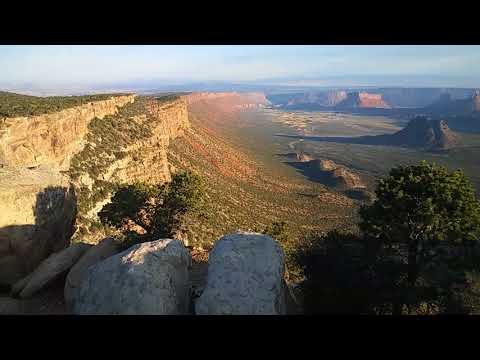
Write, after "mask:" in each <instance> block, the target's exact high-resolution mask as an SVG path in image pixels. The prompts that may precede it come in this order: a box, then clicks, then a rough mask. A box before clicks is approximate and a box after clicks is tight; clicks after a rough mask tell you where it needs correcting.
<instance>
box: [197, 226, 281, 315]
mask: <svg viewBox="0 0 480 360" xmlns="http://www.w3.org/2000/svg"><path fill="white" fill-rule="evenodd" d="M284 272H285V260H284V254H283V250H282V248H281V247H280V246H279V245H278V244H277V242H276V241H275V240H273V239H272V238H271V237H270V236H267V235H263V234H257V233H246V232H237V233H234V234H229V235H226V236H224V237H222V238H221V239H219V240H218V241H217V242H216V243H215V246H214V248H213V250H212V252H211V253H210V257H209V261H208V275H207V284H206V287H205V290H204V291H203V293H202V295H201V296H200V297H199V298H198V300H197V301H196V303H195V313H196V314H198V315H210V314H211V315H282V314H285V313H286V312H287V309H286V287H285V282H284V280H283V279H284Z"/></svg>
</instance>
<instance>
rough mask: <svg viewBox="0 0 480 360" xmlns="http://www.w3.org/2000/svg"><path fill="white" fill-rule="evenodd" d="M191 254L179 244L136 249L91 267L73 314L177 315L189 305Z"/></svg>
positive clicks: (165, 241)
mask: <svg viewBox="0 0 480 360" xmlns="http://www.w3.org/2000/svg"><path fill="white" fill-rule="evenodd" d="M190 265H191V256H190V253H189V252H188V250H187V249H186V248H185V247H184V246H183V244H182V243H181V242H180V241H178V240H172V239H160V240H157V241H152V242H147V243H142V244H138V245H134V246H132V247H131V248H129V249H127V250H126V251H124V252H121V253H119V254H117V255H114V256H111V257H109V258H107V259H106V260H103V261H102V262H99V263H98V264H96V265H93V266H91V267H89V269H88V270H87V274H86V276H85V278H84V280H83V281H82V283H81V285H80V288H79V290H78V291H77V292H76V294H75V299H74V301H73V312H74V313H75V314H80V315H83V314H86V315H87V314H88V315H100V314H105V315H116V314H124V315H179V314H187V313H188V309H189V303H190V291H189V267H190Z"/></svg>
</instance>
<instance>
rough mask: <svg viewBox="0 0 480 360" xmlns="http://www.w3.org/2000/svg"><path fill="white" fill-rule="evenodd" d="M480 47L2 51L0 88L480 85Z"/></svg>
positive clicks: (114, 47) (160, 47)
mask: <svg viewBox="0 0 480 360" xmlns="http://www.w3.org/2000/svg"><path fill="white" fill-rule="evenodd" d="M478 64H480V46H460V45H459V46H439V45H433V46H419V45H416V46H406V45H405V46H396V45H395V46H393V45H392V46H362V45H357V46H288V45H276V46H263V45H255V46H243V45H232V46H223V45H222V46H220V45H209V46H205V45H192V46H187V45H182V46H173V45H155V46H143V45H142V46H140V45H138V46H137V45H128V46H118V45H96V46H90V45H88V46H86V45H75V46H64V45H56V46H40V45H33V46H27V45H22V46H9V45H0V87H1V86H3V87H5V86H7V87H8V86H10V87H15V86H24V87H28V86H31V87H32V88H33V87H45V88H48V87H52V88H55V87H62V86H79V87H82V86H83V87H91V86H101V85H105V86H107V85H109V84H129V83H141V82H146V83H148V82H150V83H155V82H159V83H165V84H166V83H188V82H209V81H210V82H214V81H223V82H239V83H240V82H242V83H259V84H278V85H302V86H439V87H480V66H478Z"/></svg>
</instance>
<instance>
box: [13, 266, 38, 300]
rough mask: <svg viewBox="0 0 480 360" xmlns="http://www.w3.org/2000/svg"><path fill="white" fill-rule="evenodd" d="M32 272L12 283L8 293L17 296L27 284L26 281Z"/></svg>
mask: <svg viewBox="0 0 480 360" xmlns="http://www.w3.org/2000/svg"><path fill="white" fill-rule="evenodd" d="M33 274H34V272H32V273H30V274H28V275H27V276H25V277H24V278H22V279H20V280H18V281H17V282H16V283H15V284H13V285H12V288H11V289H10V295H11V296H13V297H18V295H20V293H21V292H22V290H23V289H24V288H25V286H27V284H28V282H29V281H30V279H31V278H32V276H33Z"/></svg>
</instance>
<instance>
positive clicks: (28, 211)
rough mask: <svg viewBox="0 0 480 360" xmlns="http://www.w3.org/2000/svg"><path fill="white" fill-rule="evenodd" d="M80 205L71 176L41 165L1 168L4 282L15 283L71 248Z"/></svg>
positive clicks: (0, 273)
mask: <svg viewBox="0 0 480 360" xmlns="http://www.w3.org/2000/svg"><path fill="white" fill-rule="evenodd" d="M76 210H77V205H76V196H75V191H74V189H73V187H71V186H70V183H69V180H68V178H67V177H65V176H63V175H61V174H59V173H58V172H56V171H54V170H51V169H48V168H42V167H40V168H37V169H23V168H21V169H20V168H11V167H0V285H12V284H14V283H15V282H16V281H18V280H20V279H21V278H23V277H24V276H26V275H27V274H29V273H31V272H32V271H33V270H35V269H36V268H37V267H38V265H39V264H40V263H41V262H42V261H43V260H44V259H46V258H47V257H48V256H49V255H50V254H52V253H54V252H57V251H60V250H61V249H64V248H65V247H67V246H68V244H69V239H70V237H71V235H72V234H73V232H74V230H75V228H74V223H75V217H76Z"/></svg>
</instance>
